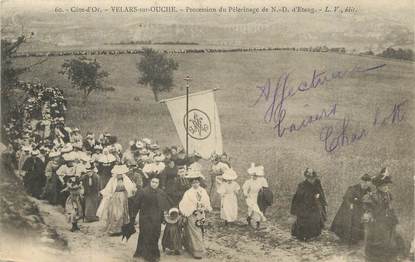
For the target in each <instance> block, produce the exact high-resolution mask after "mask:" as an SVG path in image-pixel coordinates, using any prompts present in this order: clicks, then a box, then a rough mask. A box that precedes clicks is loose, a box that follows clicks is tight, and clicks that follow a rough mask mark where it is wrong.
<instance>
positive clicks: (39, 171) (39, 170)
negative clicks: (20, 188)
mask: <svg viewBox="0 0 415 262" xmlns="http://www.w3.org/2000/svg"><path fill="white" fill-rule="evenodd" d="M22 170H23V171H26V174H25V176H24V178H23V182H24V186H25V188H26V190H27V192H28V193H29V194H30V195H32V196H33V197H36V198H40V196H41V194H42V192H43V188H44V186H45V184H46V176H45V164H44V163H43V161H42V160H41V159H40V158H38V157H33V156H32V157H29V158H28V159H26V161H25V162H24V164H23V168H22Z"/></svg>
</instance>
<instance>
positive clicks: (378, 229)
mask: <svg viewBox="0 0 415 262" xmlns="http://www.w3.org/2000/svg"><path fill="white" fill-rule="evenodd" d="M372 183H373V185H375V187H376V190H375V191H374V192H373V193H371V194H370V195H368V196H367V197H366V198H365V199H364V207H365V210H366V213H365V215H364V219H365V222H366V223H367V236H366V246H365V254H366V261H370V262H391V261H396V258H397V256H399V255H403V254H404V252H405V244H404V241H403V239H402V237H401V236H400V235H399V234H398V232H397V231H396V226H397V225H398V223H399V221H398V218H397V217H396V214H395V211H394V209H393V207H392V195H391V193H390V192H389V185H390V184H391V183H392V179H391V177H390V176H389V174H388V170H387V169H386V168H383V169H382V171H381V173H380V174H379V175H377V176H376V177H375V178H373V180H372Z"/></svg>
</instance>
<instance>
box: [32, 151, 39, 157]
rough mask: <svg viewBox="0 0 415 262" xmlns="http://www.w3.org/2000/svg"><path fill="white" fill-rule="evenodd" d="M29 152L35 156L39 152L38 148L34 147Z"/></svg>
mask: <svg viewBox="0 0 415 262" xmlns="http://www.w3.org/2000/svg"><path fill="white" fill-rule="evenodd" d="M31 154H32V156H37V155H39V154H40V152H39V150H37V149H35V150H32V152H31Z"/></svg>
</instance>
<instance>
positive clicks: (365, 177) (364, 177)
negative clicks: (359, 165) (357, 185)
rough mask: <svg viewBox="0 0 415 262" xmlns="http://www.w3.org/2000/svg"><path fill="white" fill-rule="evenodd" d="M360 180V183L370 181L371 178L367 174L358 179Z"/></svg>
mask: <svg viewBox="0 0 415 262" xmlns="http://www.w3.org/2000/svg"><path fill="white" fill-rule="evenodd" d="M360 180H362V181H371V180H372V178H371V177H370V176H369V175H368V174H364V175H363V176H361V177H360Z"/></svg>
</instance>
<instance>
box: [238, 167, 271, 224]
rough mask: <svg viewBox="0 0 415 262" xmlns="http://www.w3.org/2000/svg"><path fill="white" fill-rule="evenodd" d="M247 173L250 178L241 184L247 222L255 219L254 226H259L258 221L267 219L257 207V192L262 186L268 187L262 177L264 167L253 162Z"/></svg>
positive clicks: (249, 222)
mask: <svg viewBox="0 0 415 262" xmlns="http://www.w3.org/2000/svg"><path fill="white" fill-rule="evenodd" d="M248 174H249V175H251V179H249V180H247V181H246V182H245V183H244V185H243V186H242V190H243V192H244V195H245V197H246V204H247V206H248V217H247V221H248V224H251V221H255V222H256V227H257V228H259V223H260V222H262V221H266V220H267V219H266V218H265V216H264V214H263V213H262V211H261V210H260V209H259V206H258V193H259V190H261V188H262V187H268V182H267V180H266V179H265V178H264V168H263V167H262V166H257V167H255V164H254V163H252V164H251V167H250V168H249V169H248Z"/></svg>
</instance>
